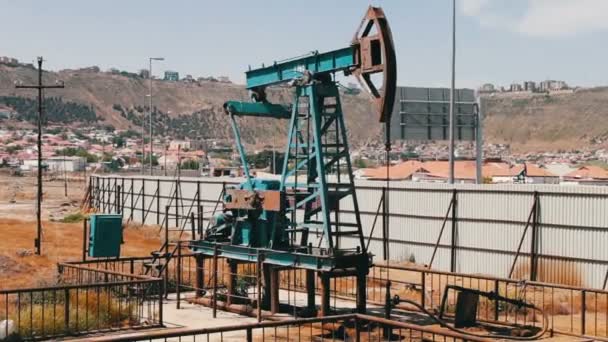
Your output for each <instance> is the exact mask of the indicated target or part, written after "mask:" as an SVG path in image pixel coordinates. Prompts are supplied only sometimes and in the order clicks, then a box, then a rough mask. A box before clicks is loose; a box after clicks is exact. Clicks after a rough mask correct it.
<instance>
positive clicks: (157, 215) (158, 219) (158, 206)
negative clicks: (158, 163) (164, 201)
mask: <svg viewBox="0 0 608 342" xmlns="http://www.w3.org/2000/svg"><path fill="white" fill-rule="evenodd" d="M156 224H157V225H160V179H157V180H156Z"/></svg>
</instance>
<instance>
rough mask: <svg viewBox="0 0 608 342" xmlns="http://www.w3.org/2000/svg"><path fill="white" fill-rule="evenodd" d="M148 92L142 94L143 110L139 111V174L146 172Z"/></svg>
mask: <svg viewBox="0 0 608 342" xmlns="http://www.w3.org/2000/svg"><path fill="white" fill-rule="evenodd" d="M147 97H150V94H146V95H145V96H144V110H143V112H142V113H141V175H142V176H143V175H145V174H146V100H147V99H146V98H147Z"/></svg>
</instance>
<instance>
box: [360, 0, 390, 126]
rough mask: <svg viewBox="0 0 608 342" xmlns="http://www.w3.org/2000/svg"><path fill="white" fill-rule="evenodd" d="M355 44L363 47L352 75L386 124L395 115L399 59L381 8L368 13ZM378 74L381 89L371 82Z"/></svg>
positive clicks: (368, 10)
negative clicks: (365, 90) (380, 74)
mask: <svg viewBox="0 0 608 342" xmlns="http://www.w3.org/2000/svg"><path fill="white" fill-rule="evenodd" d="M352 44H353V45H354V46H358V47H359V49H358V53H357V54H356V56H355V59H356V61H357V62H358V64H359V67H358V68H355V69H354V70H352V71H351V72H352V74H353V75H355V76H356V77H357V80H358V81H359V83H360V84H361V86H362V87H363V88H365V89H367V90H368V92H369V93H370V94H371V97H372V99H373V101H374V105H375V106H376V109H377V110H378V113H379V120H380V122H386V121H388V120H390V117H391V114H392V112H393V105H394V102H395V94H396V91H397V58H396V56H395V45H394V44H393V35H392V33H391V29H390V26H389V25H388V21H387V20H386V16H385V15H384V11H382V9H381V8H379V7H372V6H370V7H369V8H368V9H367V12H366V13H365V16H364V17H363V20H362V21H361V25H360V26H359V29H358V30H357V32H356V33H355V37H354V38H353V41H352ZM378 73H382V74H383V80H382V84H380V85H376V84H374V82H373V81H372V79H371V75H372V74H378Z"/></svg>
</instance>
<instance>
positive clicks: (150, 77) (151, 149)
mask: <svg viewBox="0 0 608 342" xmlns="http://www.w3.org/2000/svg"><path fill="white" fill-rule="evenodd" d="M149 60H150V70H149V71H150V73H149V75H148V80H149V81H150V82H149V86H150V89H149V91H150V92H149V94H148V95H150V98H149V105H150V107H149V108H148V110H149V111H150V176H152V175H153V170H152V153H153V148H154V147H153V144H154V141H153V139H152V134H153V132H152V61H164V60H165V59H164V58H163V57H150V58H149Z"/></svg>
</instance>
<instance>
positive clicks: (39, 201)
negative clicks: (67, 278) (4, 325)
mask: <svg viewBox="0 0 608 342" xmlns="http://www.w3.org/2000/svg"><path fill="white" fill-rule="evenodd" d="M43 61H44V60H43V58H42V57H38V84H37V85H22V84H17V85H16V86H15V87H16V88H17V89H38V175H37V177H38V193H37V196H36V239H35V240H34V247H35V248H36V254H37V255H40V254H41V250H42V222H41V217H42V115H43V107H42V98H43V96H42V91H43V90H44V89H57V88H63V87H64V86H63V82H56V83H55V84H54V85H43V84H42V62H43Z"/></svg>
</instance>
